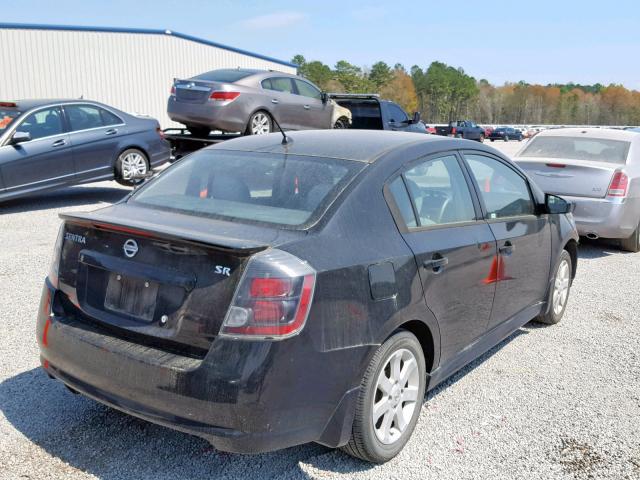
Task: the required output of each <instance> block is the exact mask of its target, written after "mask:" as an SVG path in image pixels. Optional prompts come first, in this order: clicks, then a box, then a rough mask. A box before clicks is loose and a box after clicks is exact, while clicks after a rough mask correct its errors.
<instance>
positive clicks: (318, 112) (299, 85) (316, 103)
mask: <svg viewBox="0 0 640 480" xmlns="http://www.w3.org/2000/svg"><path fill="white" fill-rule="evenodd" d="M293 82H294V83H295V85H296V92H297V94H298V96H299V97H300V100H302V109H301V110H300V115H301V117H300V121H299V125H300V128H332V127H333V125H331V114H332V113H333V106H332V105H331V104H330V103H329V102H326V103H325V102H323V101H322V98H321V96H322V92H321V91H320V90H319V89H318V88H316V87H315V85H312V84H311V83H309V82H306V81H304V80H300V79H298V78H296V79H294V80H293Z"/></svg>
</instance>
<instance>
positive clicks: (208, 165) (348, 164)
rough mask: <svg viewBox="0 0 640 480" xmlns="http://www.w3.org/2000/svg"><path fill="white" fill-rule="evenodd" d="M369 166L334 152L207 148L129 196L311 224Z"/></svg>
mask: <svg viewBox="0 0 640 480" xmlns="http://www.w3.org/2000/svg"><path fill="white" fill-rule="evenodd" d="M363 167H364V164H363V163H362V162H355V161H348V160H337V159H332V158H319V157H305V156H297V155H282V154H270V153H254V152H236V151H230V150H217V149H214V150H202V151H200V152H196V153H194V154H192V155H189V156H188V157H185V158H184V159H183V160H181V161H180V162H179V163H177V164H175V165H174V166H172V167H171V168H169V169H167V170H166V171H165V172H163V173H162V174H160V175H159V176H158V178H156V179H155V180H153V181H152V182H150V183H149V184H148V185H147V186H145V187H142V188H140V190H139V191H138V192H137V193H135V194H134V195H133V196H132V198H131V199H130V200H129V201H131V202H135V203H138V204H141V205H146V206H149V207H154V208H159V209H163V210H171V211H177V212H180V213H186V214H190V215H198V216H210V217H214V218H224V219H232V220H233V219H237V220H248V221H254V222H266V223H271V224H277V225H285V226H289V227H297V228H305V227H306V226H307V225H310V224H312V223H314V222H315V221H316V220H317V219H318V218H320V216H321V215H322V213H323V212H324V211H325V210H326V208H327V207H328V206H329V204H330V203H331V202H332V201H333V200H334V199H335V198H336V196H337V195H338V194H339V193H340V192H341V191H342V190H343V189H344V187H345V186H346V185H347V184H348V183H349V182H350V181H351V180H352V179H353V177H354V176H355V175H356V174H357V173H358V172H359V171H361V170H362V168H363Z"/></svg>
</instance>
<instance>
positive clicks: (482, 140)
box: [478, 135, 484, 143]
mask: <svg viewBox="0 0 640 480" xmlns="http://www.w3.org/2000/svg"><path fill="white" fill-rule="evenodd" d="M478 141H479V142H480V143H484V135H480V138H479V139H478Z"/></svg>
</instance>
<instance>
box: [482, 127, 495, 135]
mask: <svg viewBox="0 0 640 480" xmlns="http://www.w3.org/2000/svg"><path fill="white" fill-rule="evenodd" d="M483 128H484V138H489V136H490V135H491V132H493V127H483Z"/></svg>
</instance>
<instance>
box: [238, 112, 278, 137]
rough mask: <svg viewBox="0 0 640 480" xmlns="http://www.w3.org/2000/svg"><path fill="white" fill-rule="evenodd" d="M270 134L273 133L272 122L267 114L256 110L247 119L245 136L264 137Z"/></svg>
mask: <svg viewBox="0 0 640 480" xmlns="http://www.w3.org/2000/svg"><path fill="white" fill-rule="evenodd" d="M271 132H273V120H272V119H271V116H270V115H269V114H268V113H267V112H265V111H263V110H258V111H257V112H255V113H254V114H253V115H251V117H249V123H248V124H247V130H246V132H245V135H266V134H268V133H271Z"/></svg>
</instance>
